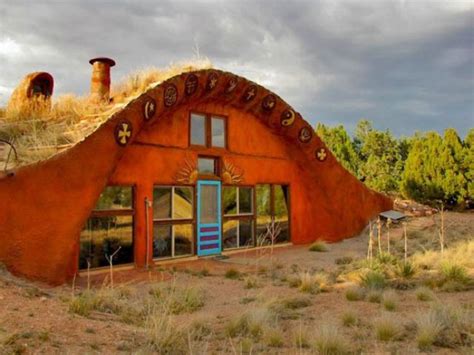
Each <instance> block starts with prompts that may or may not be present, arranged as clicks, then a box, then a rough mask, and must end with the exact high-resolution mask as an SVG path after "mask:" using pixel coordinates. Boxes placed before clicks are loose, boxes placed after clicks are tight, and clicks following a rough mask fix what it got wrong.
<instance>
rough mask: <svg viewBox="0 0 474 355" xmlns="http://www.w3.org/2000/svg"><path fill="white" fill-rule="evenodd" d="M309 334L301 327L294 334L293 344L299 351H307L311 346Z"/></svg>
mask: <svg viewBox="0 0 474 355" xmlns="http://www.w3.org/2000/svg"><path fill="white" fill-rule="evenodd" d="M309 338H310V337H309V332H308V330H307V329H306V328H303V327H302V326H299V327H298V329H297V330H296V331H295V332H294V333H293V342H294V344H295V346H296V347H297V348H298V349H307V348H309V347H310V346H311V344H310V342H309Z"/></svg>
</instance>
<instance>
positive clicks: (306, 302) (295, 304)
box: [280, 297, 311, 309]
mask: <svg viewBox="0 0 474 355" xmlns="http://www.w3.org/2000/svg"><path fill="white" fill-rule="evenodd" d="M280 303H281V304H282V305H283V306H284V307H285V308H286V309H299V308H305V307H309V306H311V299H309V298H306V297H292V298H286V299H283V300H281V301H280Z"/></svg>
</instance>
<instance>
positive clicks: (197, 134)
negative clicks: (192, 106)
mask: <svg viewBox="0 0 474 355" xmlns="http://www.w3.org/2000/svg"><path fill="white" fill-rule="evenodd" d="M191 144H192V145H206V116H204V115H199V114H196V113H192V114H191Z"/></svg>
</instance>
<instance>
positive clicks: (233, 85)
mask: <svg viewBox="0 0 474 355" xmlns="http://www.w3.org/2000/svg"><path fill="white" fill-rule="evenodd" d="M238 82H239V81H238V80H237V78H236V77H235V76H233V77H231V78H230V79H229V82H228V83H227V87H226V89H225V92H226V94H230V93H231V92H232V91H234V90H235V88H236V87H237V84H238Z"/></svg>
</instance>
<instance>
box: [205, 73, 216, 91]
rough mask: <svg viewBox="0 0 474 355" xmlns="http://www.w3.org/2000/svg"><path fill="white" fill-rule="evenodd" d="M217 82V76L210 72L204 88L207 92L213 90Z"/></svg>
mask: <svg viewBox="0 0 474 355" xmlns="http://www.w3.org/2000/svg"><path fill="white" fill-rule="evenodd" d="M218 81H219V76H218V75H217V73H216V72H211V73H209V75H208V76H207V84H206V88H207V90H209V91H210V90H214V88H215V87H216V86H217V82H218Z"/></svg>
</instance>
